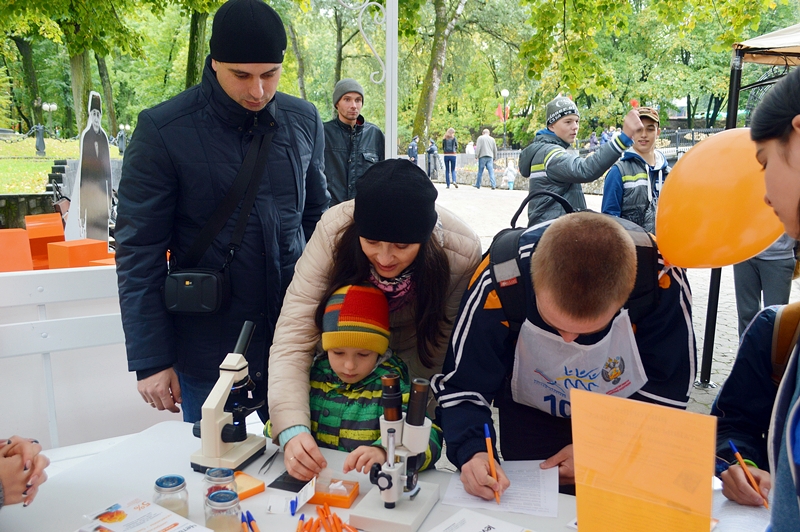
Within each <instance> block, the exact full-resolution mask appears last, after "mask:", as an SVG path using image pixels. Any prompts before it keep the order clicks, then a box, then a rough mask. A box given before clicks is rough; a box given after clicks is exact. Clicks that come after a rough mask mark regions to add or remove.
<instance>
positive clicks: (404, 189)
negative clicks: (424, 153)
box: [353, 159, 438, 244]
mask: <svg viewBox="0 0 800 532" xmlns="http://www.w3.org/2000/svg"><path fill="white" fill-rule="evenodd" d="M437 195H438V192H436V187H434V186H433V183H431V180H430V179H428V176H426V175H425V172H424V171H423V170H422V169H421V168H420V167H419V166H417V165H415V164H413V163H412V162H411V161H408V160H406V159H387V160H385V161H381V162H379V163H377V164H375V165H373V166H371V167H370V168H369V169H368V170H367V171H366V172H364V175H362V176H361V178H360V179H359V180H358V181H357V182H356V199H355V202H356V205H355V212H354V213H353V220H354V222H355V224H356V228H357V229H358V234H359V235H360V236H362V237H364V238H366V239H367V240H379V241H382V242H393V243H397V244H417V243H423V242H427V240H428V238H430V236H431V233H432V232H433V228H434V226H435V225H436V220H437V218H438V215H437V214H436V196H437Z"/></svg>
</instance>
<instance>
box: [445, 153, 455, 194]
mask: <svg viewBox="0 0 800 532" xmlns="http://www.w3.org/2000/svg"><path fill="white" fill-rule="evenodd" d="M451 174H452V176H453V184H455V183H456V156H455V155H445V156H444V180H445V182H446V183H447V186H448V187H449V186H450V175H451Z"/></svg>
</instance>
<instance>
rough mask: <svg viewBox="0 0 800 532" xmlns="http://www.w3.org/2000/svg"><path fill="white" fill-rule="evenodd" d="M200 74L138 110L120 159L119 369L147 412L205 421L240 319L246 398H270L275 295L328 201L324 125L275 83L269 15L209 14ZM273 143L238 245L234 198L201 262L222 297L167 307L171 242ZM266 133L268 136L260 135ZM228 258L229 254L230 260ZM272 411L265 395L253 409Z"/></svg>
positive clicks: (238, 1)
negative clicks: (124, 368)
mask: <svg viewBox="0 0 800 532" xmlns="http://www.w3.org/2000/svg"><path fill="white" fill-rule="evenodd" d="M210 49H211V54H210V57H208V58H207V59H206V63H205V68H204V71H203V79H202V81H201V83H200V84H199V85H196V86H194V87H192V88H190V89H187V90H186V91H184V92H182V93H181V94H179V95H177V96H175V97H174V98H172V99H170V100H168V101H166V102H164V103H162V104H160V105H158V106H156V107H153V108H152V109H146V110H144V111H142V112H141V113H140V115H139V120H138V124H137V127H136V133H135V134H134V136H133V138H132V139H131V143H130V145H129V147H128V151H127V153H126V154H125V162H124V165H123V168H122V179H121V182H120V187H119V211H118V217H117V225H116V233H115V237H116V240H117V275H118V279H119V296H120V308H121V310H122V324H123V328H124V331H125V345H126V348H127V355H128V369H129V370H130V371H135V372H136V376H137V380H138V390H139V393H140V394H141V396H142V398H143V399H144V400H145V402H147V403H148V404H149V405H150V406H151V407H153V408H156V409H158V410H169V411H172V412H178V411H179V409H178V406H177V404H181V407H182V410H183V416H184V420H185V421H196V420H198V419H200V409H201V406H202V404H203V402H204V401H205V399H206V397H207V395H208V393H209V392H210V390H211V388H213V386H214V383H215V382H216V380H217V378H218V377H219V365H220V363H221V362H222V360H223V359H224V357H225V355H226V354H227V353H229V352H231V351H232V350H233V348H234V346H235V344H236V340H237V337H238V335H239V331H240V330H241V328H242V324H243V322H244V321H245V320H250V321H253V322H254V323H255V332H254V334H253V338H252V340H251V343H250V346H249V349H248V350H247V355H246V356H247V360H248V363H249V373H250V377H251V378H252V379H253V380H254V381H255V384H256V387H255V389H254V390H253V391H252V393H253V397H254V398H255V399H264V400H265V401H266V397H267V392H266V386H267V367H268V366H267V358H268V355H269V348H270V345H271V343H272V335H273V330H274V327H275V322H276V321H277V319H278V313H279V312H280V307H281V301H282V300H283V295H284V293H285V291H286V288H287V287H288V285H289V282H290V281H291V278H292V274H293V272H294V264H295V262H296V261H297V259H298V258H299V257H300V254H301V253H302V251H303V248H304V247H305V243H306V241H307V240H308V239H309V238H310V237H311V233H312V231H313V230H314V226H315V225H316V223H317V221H318V220H319V219H320V216H321V215H322V213H323V211H324V210H325V209H326V208H327V207H328V202H329V199H330V198H329V195H328V192H327V188H326V180H325V175H324V173H323V169H324V165H323V150H324V133H323V127H322V121H321V120H320V116H319V113H318V112H317V110H316V108H315V107H314V106H313V105H312V104H310V103H308V102H305V101H303V100H300V99H297V98H294V97H292V96H289V95H287V94H283V93H281V92H277V87H278V81H279V80H280V77H281V68H282V63H283V56H284V53H285V51H286V32H285V30H284V26H283V22H282V21H281V19H280V17H279V16H278V14H277V13H276V12H275V11H274V10H273V9H272V8H271V7H269V6H267V5H266V4H265V3H264V2H262V1H261V0H229V1H228V2H226V3H225V4H223V5H222V7H220V8H219V10H218V11H217V13H216V15H215V16H214V23H213V27H212V35H211V42H210ZM269 133H272V134H273V135H272V141H271V145H269V148H268V149H269V151H268V155H267V159H266V168H265V170H264V171H263V174H262V175H257V176H256V177H257V178H258V179H259V180H260V181H259V185H258V189H257V192H256V196H255V203H254V205H253V207H252V210H251V211H250V215H249V216H248V217H247V218H246V224H245V228H244V236H243V239H242V243H241V246H239V248H238V249H234V251H233V252H232V251H231V249H230V248H229V244H230V243H231V239H232V236H233V233H234V227H235V226H236V222H237V220H238V218H239V212H240V210H241V202H240V205H239V206H238V207H237V208H236V210H235V211H234V212H233V215H232V216H231V217H230V218H229V219H228V221H227V223H226V224H225V225H224V227H223V228H222V230H221V231H220V232H219V233H218V234H217V235H216V238H215V239H214V240H213V242H212V243H211V245H210V246H209V248H208V249H207V250H206V252H205V254H204V255H203V256H202V258H201V259H200V261H199V263H198V264H197V267H198V268H207V269H212V270H216V271H219V270H221V269H222V268H223V265H224V264H227V263H228V262H229V264H228V266H227V268H226V269H227V274H228V277H229V286H230V301H229V303H228V304H227V306H224V307H223V308H221V309H220V310H219V311H217V312H216V313H213V314H202V315H185V314H170V313H168V312H167V309H166V307H165V304H164V301H163V300H162V293H161V292H162V287H163V286H164V281H165V278H166V275H167V260H166V257H167V251H169V253H170V256H171V261H173V264H174V265H175V266H176V267H178V268H181V267H184V268H185V267H186V266H185V265H184V264H183V263H182V261H185V258H186V254H187V252H188V250H189V248H190V247H191V246H192V245H193V243H194V241H195V240H196V239H197V236H198V233H199V232H200V230H201V228H202V227H203V226H204V225H205V224H206V222H207V221H208V220H209V218H210V217H211V215H212V213H214V212H215V211H216V210H217V207H218V206H219V204H220V202H221V201H222V198H223V197H225V195H226V194H227V192H228V191H229V189H230V188H231V185H232V183H233V182H234V180H235V178H236V175H237V172H238V171H239V169H240V167H242V163H243V160H244V157H245V154H246V153H248V149H249V147H250V145H251V143H252V142H254V139H255V138H257V137H261V136H263V138H265V139H266V138H269ZM264 142H266V140H265V141H264ZM231 257H232V260H229V259H230V258H231ZM259 413H260V414H261V415H262V418H264V419H266V418H267V417H268V408H267V405H266V404H265V405H264V407H263V408H262V409H261V410H260V411H259Z"/></svg>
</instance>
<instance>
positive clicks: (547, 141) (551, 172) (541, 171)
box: [519, 95, 642, 226]
mask: <svg viewBox="0 0 800 532" xmlns="http://www.w3.org/2000/svg"><path fill="white" fill-rule="evenodd" d="M545 122H546V128H545V129H542V130H539V131H538V132H537V133H536V137H535V138H534V140H533V142H532V143H531V144H530V145H528V147H526V148H525V149H524V150H522V153H521V154H520V156H519V171H520V173H521V174H522V175H523V176H525V177H528V178H530V179H529V181H528V190H529V191H531V192H542V191H548V192H554V193H556V194H558V195H559V196H563V197H564V198H566V199H567V201H569V203H570V204H571V205H572V206H573V207H574V208H575V209H576V210H579V209H585V208H586V199H585V198H584V197H583V190H582V189H581V183H590V182H592V181H594V180H595V179H598V178H599V177H600V176H602V175H603V174H604V173H605V172H606V170H608V169H609V168H611V166H612V165H613V164H614V163H615V162H617V160H619V158H620V156H621V155H622V153H623V152H624V151H625V149H626V148H628V147H630V146H631V145H632V144H633V140H632V139H633V136H634V134H635V133H636V132H637V131H639V130H640V129H642V121H641V120H640V119H639V113H638V112H637V111H636V109H632V110H631V111H630V112H629V113H628V114H627V115H626V116H625V121H624V123H623V125H622V131H621V132H620V134H619V135H617V136H615V137H613V138H612V139H611V140H610V141H609V142H607V143H605V144H603V145H602V146H600V148H599V149H598V150H597V151H596V152H594V154H593V155H592V156H591V157H587V158H586V159H583V158H581V157H580V156H578V154H577V153H576V152H572V151H567V148H569V147H570V146H571V145H572V143H573V142H575V137H577V136H578V125H579V122H580V115H579V114H578V108H577V106H576V105H575V103H574V102H573V101H572V100H570V99H569V98H567V97H565V96H560V95H559V96H557V97H556V98H554V99H553V100H552V101H550V102H549V103H548V104H547V107H546V109H545ZM562 214H564V209H563V208H562V207H561V205H559V204H558V203H557V202H556V201H554V200H553V199H552V198H550V197H549V196H537V197H535V198H533V199H532V200H531V202H530V203H529V204H528V226H532V225H535V224H538V223H541V222H545V221H547V220H552V219H554V218H558V217H559V216H561V215H562Z"/></svg>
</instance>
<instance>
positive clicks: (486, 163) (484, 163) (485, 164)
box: [475, 157, 497, 188]
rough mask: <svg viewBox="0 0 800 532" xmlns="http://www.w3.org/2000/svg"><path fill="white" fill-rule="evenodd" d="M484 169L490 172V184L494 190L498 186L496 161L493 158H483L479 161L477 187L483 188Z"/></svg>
mask: <svg viewBox="0 0 800 532" xmlns="http://www.w3.org/2000/svg"><path fill="white" fill-rule="evenodd" d="M484 168H486V169H488V170H489V182H490V183H491V184H492V188H495V187H496V186H497V184H496V183H495V181H494V160H493V159H492V158H491V157H481V158H480V159H478V179H477V181H476V182H475V186H476V187H478V188H481V178H482V177H483V169H484Z"/></svg>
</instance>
